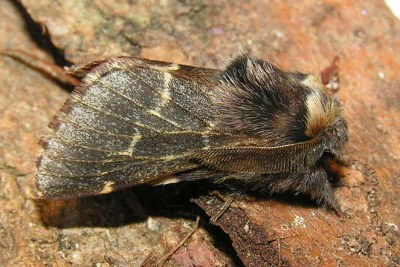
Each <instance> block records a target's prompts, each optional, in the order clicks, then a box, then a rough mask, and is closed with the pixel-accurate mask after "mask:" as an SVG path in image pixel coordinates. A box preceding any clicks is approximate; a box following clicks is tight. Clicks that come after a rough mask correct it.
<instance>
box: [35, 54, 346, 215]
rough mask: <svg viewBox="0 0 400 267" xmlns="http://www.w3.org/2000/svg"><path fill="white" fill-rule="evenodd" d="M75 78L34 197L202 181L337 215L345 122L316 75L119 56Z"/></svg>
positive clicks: (254, 62)
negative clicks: (335, 179)
mask: <svg viewBox="0 0 400 267" xmlns="http://www.w3.org/2000/svg"><path fill="white" fill-rule="evenodd" d="M78 72H79V73H80V74H83V75H84V78H83V81H82V84H81V85H80V86H78V87H77V88H76V89H75V90H74V91H73V92H72V95H71V97H70V98H69V100H68V101H67V102H66V103H65V104H64V106H63V107H62V109H61V111H60V113H59V114H58V115H57V116H56V117H55V118H54V119H53V121H52V122H51V123H50V127H51V128H52V129H53V134H52V135H51V136H50V137H49V138H48V139H47V141H42V142H41V143H42V146H43V150H42V153H41V156H40V158H39V160H38V167H37V176H36V177H37V185H38V187H39V189H40V191H41V192H42V193H43V195H44V196H46V197H48V198H55V199H59V198H71V197H78V196H85V195H95V194H103V193H109V192H112V191H115V190H118V189H121V188H125V187H129V186H134V185H138V184H152V185H161V184H168V183H175V182H180V181H189V180H195V179H203V178H208V179H212V180H213V181H215V182H218V183H220V182H224V181H227V180H235V181H238V182H240V183H243V185H245V186H246V187H250V188H251V189H257V190H268V191H269V192H272V193H273V192H285V191H290V192H293V193H305V194H308V195H310V197H311V198H312V199H315V200H316V201H317V202H318V203H322V204H324V205H327V206H329V207H331V208H333V209H335V210H337V211H338V210H339V206H338V204H337V202H336V200H335V197H334V194H333V192H332V187H331V184H330V183H329V177H328V173H332V172H333V169H334V168H331V167H330V166H331V164H330V163H331V162H332V161H334V160H335V159H337V158H338V157H339V156H340V151H341V149H342V147H343V145H344V144H345V143H346V142H347V126H346V121H345V120H344V118H343V117H342V115H341V106H340V103H339V101H338V99H337V97H336V96H334V95H332V94H331V93H330V91H329V90H328V89H326V88H325V87H324V86H323V85H322V84H321V82H319V80H318V79H317V78H316V77H315V76H313V75H307V74H302V73H299V72H285V71H282V70H281V69H279V68H278V67H277V66H275V65H273V64H271V63H270V62H267V61H263V60H260V59H255V58H253V57H251V56H247V55H244V56H240V57H237V58H236V59H234V60H233V61H231V63H230V64H229V65H228V66H227V67H226V68H225V69H223V70H216V69H206V68H196V67H191V66H184V65H178V64H173V63H166V62H159V61H152V60H145V59H139V58H132V57H118V58H113V59H110V60H107V61H101V62H95V63H92V64H90V65H88V66H87V67H84V68H82V69H80V70H79V71H78Z"/></svg>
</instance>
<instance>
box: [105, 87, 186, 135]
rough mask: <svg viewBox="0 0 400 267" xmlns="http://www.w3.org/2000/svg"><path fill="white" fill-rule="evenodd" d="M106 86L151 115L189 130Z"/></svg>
mask: <svg viewBox="0 0 400 267" xmlns="http://www.w3.org/2000/svg"><path fill="white" fill-rule="evenodd" d="M105 88H107V89H108V90H110V91H111V92H113V93H114V94H116V95H119V96H121V97H122V98H124V99H126V100H128V101H129V102H131V103H133V104H135V105H136V106H138V107H140V108H141V109H143V110H144V111H145V112H146V113H147V114H150V115H151V116H154V117H156V118H159V119H161V120H162V121H164V122H167V123H169V124H171V125H173V126H175V127H177V128H179V129H182V130H189V129H187V128H185V127H182V126H181V125H179V124H178V123H177V122H176V121H172V120H169V119H167V118H165V117H164V116H161V114H155V113H152V112H150V110H149V109H147V108H146V107H145V106H143V105H142V104H140V103H139V102H137V101H135V100H134V99H133V98H130V97H128V96H126V95H124V94H122V93H120V92H118V91H115V90H113V89H111V88H108V87H105Z"/></svg>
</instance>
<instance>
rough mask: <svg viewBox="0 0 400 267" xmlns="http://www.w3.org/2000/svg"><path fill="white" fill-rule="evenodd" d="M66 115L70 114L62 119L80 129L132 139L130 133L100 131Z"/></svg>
mask: <svg viewBox="0 0 400 267" xmlns="http://www.w3.org/2000/svg"><path fill="white" fill-rule="evenodd" d="M68 117H70V116H66V117H65V118H64V119H63V121H65V122H70V123H72V124H73V125H76V126H78V127H80V128H82V129H84V130H88V131H91V132H95V133H98V134H102V135H106V136H115V137H121V138H124V139H132V136H130V135H126V134H115V133H111V132H105V131H101V130H98V129H95V128H93V127H90V126H88V125H86V124H81V123H79V122H77V121H75V120H71V119H67V118H68Z"/></svg>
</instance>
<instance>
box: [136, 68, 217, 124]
mask: <svg viewBox="0 0 400 267" xmlns="http://www.w3.org/2000/svg"><path fill="white" fill-rule="evenodd" d="M130 73H132V74H134V75H135V76H136V77H138V79H140V80H141V81H142V82H143V83H145V84H146V85H147V86H148V87H149V88H151V90H153V91H154V92H156V93H157V94H160V95H161V93H162V92H160V91H158V90H156V89H154V88H153V86H150V85H149V84H148V83H147V82H146V81H145V80H144V79H142V77H140V75H139V74H137V73H135V72H130ZM171 101H172V102H173V103H174V104H175V105H176V106H178V107H179V108H181V109H182V110H184V111H186V113H188V114H189V115H191V116H194V117H196V118H197V119H199V120H200V121H201V122H203V123H204V124H205V125H209V126H210V122H208V121H206V120H204V119H203V118H200V117H199V116H197V115H196V114H192V113H191V112H190V111H189V110H187V109H186V108H184V107H183V106H182V105H180V104H179V103H178V102H176V101H175V100H174V99H173V98H171Z"/></svg>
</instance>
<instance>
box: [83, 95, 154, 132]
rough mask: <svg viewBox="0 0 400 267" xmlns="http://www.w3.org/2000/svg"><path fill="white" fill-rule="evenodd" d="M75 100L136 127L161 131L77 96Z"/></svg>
mask: <svg viewBox="0 0 400 267" xmlns="http://www.w3.org/2000/svg"><path fill="white" fill-rule="evenodd" d="M75 101H77V102H79V103H81V104H82V105H84V106H87V107H89V108H91V109H93V110H96V111H98V112H100V113H103V114H105V115H107V116H109V117H113V118H116V119H118V120H121V121H125V122H128V123H131V124H133V125H136V126H138V127H141V128H144V129H148V130H150V131H153V132H156V133H161V131H159V130H157V129H155V128H153V127H150V126H147V125H145V124H142V123H138V122H135V121H131V120H130V119H128V118H126V117H122V116H120V115H118V114H116V113H113V112H107V111H104V110H102V109H99V108H95V107H93V106H91V105H89V104H88V103H86V102H84V101H82V100H80V99H77V98H76V99H75Z"/></svg>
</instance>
